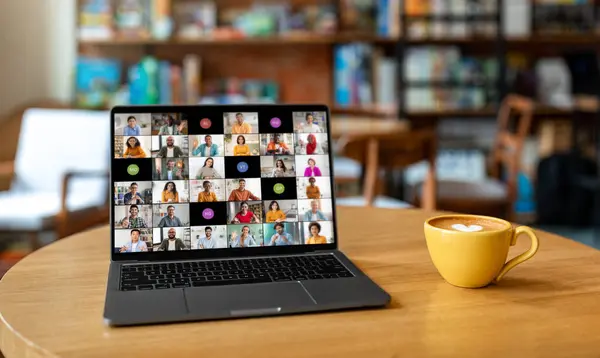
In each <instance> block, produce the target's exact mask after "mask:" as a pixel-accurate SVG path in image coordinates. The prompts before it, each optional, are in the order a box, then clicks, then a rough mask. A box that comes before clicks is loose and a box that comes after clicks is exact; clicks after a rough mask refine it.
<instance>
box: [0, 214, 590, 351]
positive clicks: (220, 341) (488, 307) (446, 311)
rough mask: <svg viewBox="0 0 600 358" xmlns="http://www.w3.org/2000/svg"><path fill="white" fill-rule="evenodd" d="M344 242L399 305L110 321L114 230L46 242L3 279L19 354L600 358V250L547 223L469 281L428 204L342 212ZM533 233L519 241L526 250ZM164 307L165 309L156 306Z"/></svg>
mask: <svg viewBox="0 0 600 358" xmlns="http://www.w3.org/2000/svg"><path fill="white" fill-rule="evenodd" d="M338 214H339V240H340V246H341V249H342V251H344V252H345V253H346V255H348V257H350V259H352V260H353V261H354V262H355V263H356V264H357V266H358V267H359V268H361V269H362V270H364V272H365V273H366V274H367V275H369V276H370V277H371V278H372V279H373V280H374V281H375V282H377V283H378V284H379V285H381V287H382V288H383V289H385V290H386V291H387V292H389V293H390V294H391V296H392V302H391V304H390V305H389V307H387V308H383V309H371V310H351V311H343V312H328V313H318V314H304V315H295V316H280V317H272V318H253V319H238V320H223V321H210V322H195V323H182V324H170V325H154V326H142V327H129V328H110V327H107V326H105V325H104V324H103V319H102V312H103V308H104V297H105V290H106V279H107V272H108V267H109V247H108V246H109V241H110V236H109V228H108V227H102V228H99V229H95V230H91V231H88V232H85V233H81V234H78V235H75V236H73V237H70V238H66V239H63V240H60V241H58V242H56V243H54V244H51V245H48V246H46V247H44V248H42V249H41V250H39V251H36V252H35V253H33V254H31V255H29V256H27V257H26V258H25V259H23V260H22V261H21V262H19V263H18V264H17V265H16V266H14V267H13V268H12V269H11V270H10V271H9V272H8V273H7V274H6V275H5V276H4V278H3V279H2V281H0V292H1V293H0V314H1V317H0V318H1V322H0V338H1V339H0V349H1V350H2V352H3V354H4V355H5V356H6V357H7V358H11V357H25V356H26V357H51V356H52V357H57V356H58V357H133V356H140V357H169V356H170V357H186V356H194V357H198V356H207V357H232V356H236V357H241V356H244V357H265V356H273V355H275V356H279V357H281V356H326V357H333V356H343V357H351V356H356V357H367V356H368V357H371V356H378V357H379V356H386V357H392V356H395V357H400V356H410V357H419V356H450V357H454V356H456V355H458V354H461V355H466V356H477V357H481V356H485V357H495V356H498V357H507V356H518V357H526V356H552V357H556V356H569V357H571V356H597V355H598V353H599V352H600V350H599V349H600V348H599V347H600V329H598V322H600V251H597V250H594V249H592V248H589V247H586V246H584V245H581V244H578V243H575V242H572V241H570V240H567V239H564V238H561V237H559V236H556V235H552V234H547V233H543V232H538V234H539V241H540V244H541V245H540V250H539V251H538V253H537V255H536V256H535V257H534V258H533V259H532V260H530V261H528V262H526V263H524V264H522V265H520V266H519V267H517V268H515V269H514V270H512V271H511V272H510V273H509V274H508V275H507V277H506V278H505V279H504V280H503V281H501V282H500V283H498V284H497V285H492V286H489V287H487V288H483V289H461V288H457V287H453V286H450V285H448V284H447V283H445V282H444V281H443V280H442V278H441V277H440V276H439V274H438V273H437V271H436V269H435V268H434V266H433V264H432V263H431V261H430V259H429V255H428V252H427V247H426V244H425V240H424V237H423V221H424V220H425V219H426V218H428V217H429V216H431V215H433V213H427V212H423V211H420V210H389V209H374V208H369V209H367V208H339V210H338ZM527 246H528V240H519V241H518V243H517V245H516V247H513V248H511V255H512V256H514V255H516V254H517V253H519V252H522V251H524V250H525V249H526V248H527ZM157 309H160V307H157Z"/></svg>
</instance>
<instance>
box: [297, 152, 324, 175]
mask: <svg viewBox="0 0 600 358" xmlns="http://www.w3.org/2000/svg"><path fill="white" fill-rule="evenodd" d="M296 172H297V173H298V176H304V177H328V176H330V174H329V173H330V171H329V156H328V155H296Z"/></svg>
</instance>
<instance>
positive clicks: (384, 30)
mask: <svg viewBox="0 0 600 358" xmlns="http://www.w3.org/2000/svg"><path fill="white" fill-rule="evenodd" d="M401 1H402V0H378V1H377V35H379V36H382V37H391V38H396V37H398V36H400V28H401V25H400V7H401Z"/></svg>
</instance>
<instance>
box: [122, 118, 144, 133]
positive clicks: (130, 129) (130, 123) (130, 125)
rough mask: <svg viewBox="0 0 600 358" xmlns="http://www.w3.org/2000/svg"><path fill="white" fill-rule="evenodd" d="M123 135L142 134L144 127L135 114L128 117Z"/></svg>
mask: <svg viewBox="0 0 600 358" xmlns="http://www.w3.org/2000/svg"><path fill="white" fill-rule="evenodd" d="M123 135H125V136H132V135H142V128H140V126H139V125H138V124H137V119H136V118H135V117H134V116H129V117H127V126H125V128H123Z"/></svg>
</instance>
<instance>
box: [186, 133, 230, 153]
mask: <svg viewBox="0 0 600 358" xmlns="http://www.w3.org/2000/svg"><path fill="white" fill-rule="evenodd" d="M224 139H225V138H224V136H223V135H219V134H206V135H194V136H190V140H191V141H192V145H191V147H190V157H192V156H194V157H222V156H224V155H225V142H224Z"/></svg>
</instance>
